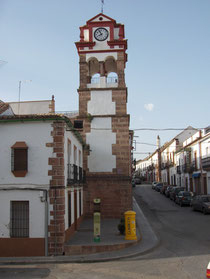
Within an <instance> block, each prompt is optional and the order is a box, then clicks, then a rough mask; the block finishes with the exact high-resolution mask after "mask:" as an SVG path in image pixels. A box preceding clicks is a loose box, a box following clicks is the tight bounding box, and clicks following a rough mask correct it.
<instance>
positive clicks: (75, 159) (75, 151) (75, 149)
mask: <svg viewBox="0 0 210 279" xmlns="http://www.w3.org/2000/svg"><path fill="white" fill-rule="evenodd" d="M76 163H77V147H76V146H75V145H74V164H75V165H76Z"/></svg>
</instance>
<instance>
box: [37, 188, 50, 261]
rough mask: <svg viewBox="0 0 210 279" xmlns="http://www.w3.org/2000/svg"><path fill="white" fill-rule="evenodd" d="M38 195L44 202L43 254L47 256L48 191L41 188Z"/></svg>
mask: <svg viewBox="0 0 210 279" xmlns="http://www.w3.org/2000/svg"><path fill="white" fill-rule="evenodd" d="M43 192H44V193H43ZM39 195H40V200H41V202H44V206H45V216H44V223H45V224H44V227H45V229H44V234H45V243H44V250H45V256H48V191H47V190H44V189H43V190H41V191H40V192H39Z"/></svg>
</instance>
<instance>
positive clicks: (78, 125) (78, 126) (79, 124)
mask: <svg viewBox="0 0 210 279" xmlns="http://www.w3.org/2000/svg"><path fill="white" fill-rule="evenodd" d="M74 128H75V129H82V128H83V121H82V120H74Z"/></svg>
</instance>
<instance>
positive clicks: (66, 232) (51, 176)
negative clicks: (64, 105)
mask: <svg viewBox="0 0 210 279" xmlns="http://www.w3.org/2000/svg"><path fill="white" fill-rule="evenodd" d="M72 128H73V126H72V124H71V122H70V121H69V119H68V118H66V117H63V116H58V115H25V116H15V115H13V116H12V115H7V116H5V115H4V116H0V134H1V145H0V153H1V157H0V165H1V168H0V212H1V214H0V247H1V249H0V256H1V257H6V256H44V255H61V254H63V253H64V251H65V249H64V245H65V243H66V242H67V241H68V240H69V238H70V237H71V235H72V234H73V233H74V231H75V230H77V226H78V225H79V224H80V222H81V221H82V218H83V215H84V211H83V185H84V173H83V148H84V146H85V145H84V142H83V141H82V138H81V137H80V135H79V134H78V133H77V132H76V131H74V130H73V129H72Z"/></svg>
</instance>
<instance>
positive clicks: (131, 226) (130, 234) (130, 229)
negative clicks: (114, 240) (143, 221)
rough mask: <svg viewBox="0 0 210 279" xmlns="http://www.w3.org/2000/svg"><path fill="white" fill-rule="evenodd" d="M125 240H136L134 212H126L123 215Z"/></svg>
mask: <svg viewBox="0 0 210 279" xmlns="http://www.w3.org/2000/svg"><path fill="white" fill-rule="evenodd" d="M124 214H125V239H126V240H136V239H137V237H136V212H135V211H126V212H125V213H124Z"/></svg>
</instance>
